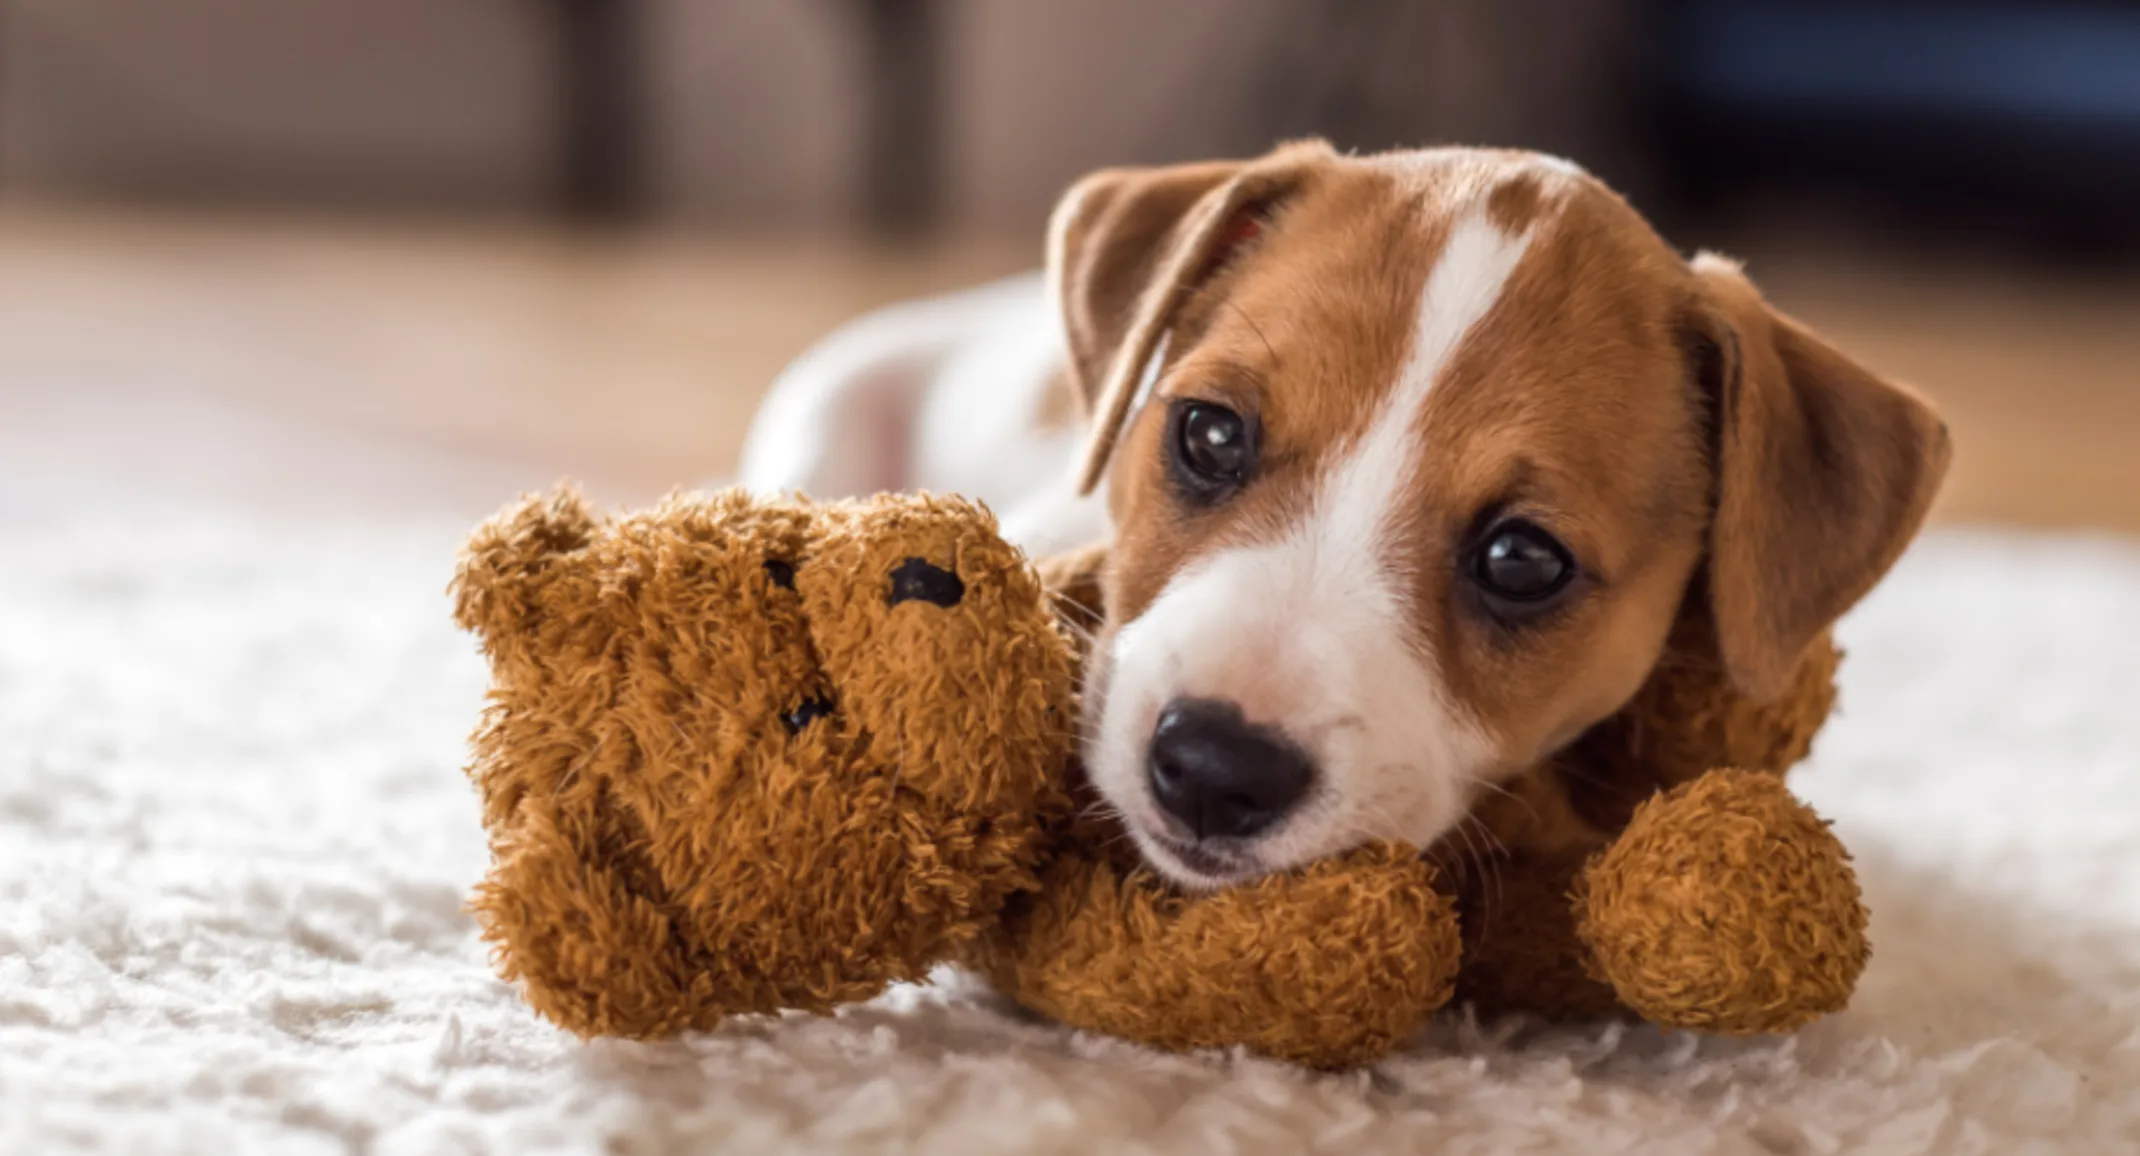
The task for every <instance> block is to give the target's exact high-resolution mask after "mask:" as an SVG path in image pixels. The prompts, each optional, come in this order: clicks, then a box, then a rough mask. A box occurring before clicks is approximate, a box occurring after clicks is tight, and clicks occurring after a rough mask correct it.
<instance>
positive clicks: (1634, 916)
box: [1575, 770, 1869, 1034]
mask: <svg viewBox="0 0 2140 1156" xmlns="http://www.w3.org/2000/svg"><path fill="white" fill-rule="evenodd" d="M1575 903H1576V918H1577V924H1578V929H1579V933H1580V934H1581V936H1582V938H1583V940H1584V941H1585V942H1586V943H1587V944H1588V945H1589V947H1590V949H1591V959H1590V964H1591V966H1592V968H1593V969H1594V971H1595V973H1596V975H1597V977H1598V978H1600V979H1602V980H1604V981H1605V982H1607V983H1610V984H1611V985H1612V987H1613V990H1614V991H1615V992H1616V993H1617V994H1618V995H1619V997H1620V998H1621V1000H1623V1001H1624V1002H1625V1003H1626V1004H1627V1005H1628V1006H1629V1007H1631V1008H1632V1009H1634V1010H1635V1011H1636V1012H1637V1013H1638V1014H1640V1015H1642V1016H1643V1017H1644V1018H1646V1019H1649V1020H1651V1021H1653V1022H1655V1023H1659V1024H1662V1025H1665V1026H1669V1027H1685V1028H1694V1029H1700V1030H1705V1031H1715V1032H1723V1033H1732V1034H1742V1033H1754V1032H1773V1031H1784V1030H1788V1029H1791V1028H1795V1027H1798V1026H1800V1025H1802V1024H1805V1023H1807V1022H1809V1021H1811V1020H1813V1019H1815V1018H1817V1017H1819V1016H1821V1015H1825V1014H1827V1013H1830V1012H1834V1011H1838V1010H1841V1009H1842V1007H1843V1006H1844V1005H1845V1004H1846V1003H1848V1002H1849V999H1850V995H1851V992H1852V990H1853V989H1854V988H1855V986H1856V984H1857V979H1858V976H1859V974H1860V973H1861V972H1862V971H1863V970H1864V968H1865V963H1866V959H1867V956H1868V954H1869V948H1868V946H1867V943H1866V938H1865V926H1866V912H1865V907H1864V904H1863V902H1862V901H1861V900H1860V897H1859V892H1858V884H1857V878H1856V875H1855V874H1854V873H1853V872H1852V870H1851V867H1850V857H1849V853H1848V852H1847V851H1845V850H1844V848H1843V845H1842V843H1841V842H1840V841H1839V840H1837V839H1836V837H1835V835H1834V834H1833V833H1832V832H1831V831H1829V829H1828V826H1827V824H1826V823H1824V822H1823V821H1822V820H1821V819H1820V818H1819V816H1817V815H1815V814H1814V813H1813V812H1812V810H1811V809H1810V808H1808V807H1807V806H1806V805H1805V804H1804V803H1801V802H1800V801H1799V800H1798V799H1797V798H1796V797H1795V796H1793V795H1792V794H1791V793H1790V791H1789V790H1787V789H1786V788H1785V787H1784V785H1783V782H1782V780H1781V779H1780V778H1778V777H1777V776H1775V775H1772V774H1766V773H1760V772H1752V771H1735V770H1720V771H1711V772H1710V773H1708V774H1706V775H1704V776H1702V777H1701V778H1699V779H1696V780H1695V781H1693V782H1691V783H1688V784H1686V785H1684V786H1682V787H1679V788H1677V789H1675V790H1673V791H1671V792H1669V793H1667V794H1665V795H1662V796H1659V797H1657V798H1655V799H1652V800H1651V801H1649V802H1647V803H1645V804H1643V806H1642V807H1641V808H1640V809H1639V810H1638V811H1637V812H1636V813H1635V817H1634V820H1633V821H1632V822H1631V823H1629V824H1628V827H1627V829H1626V830H1625V831H1624V832H1622V833H1621V835H1620V837H1619V838H1618V839H1617V840H1616V841H1615V842H1614V843H1613V844H1612V845H1611V846H1610V847H1608V848H1607V849H1606V850H1605V851H1603V852H1602V853H1600V854H1599V855H1598V857H1597V858H1596V859H1595V860H1593V861H1592V862H1591V864H1590V865H1589V867H1588V868H1587V869H1586V870H1585V872H1584V873H1583V875H1582V876H1581V877H1580V879H1579V882H1578V887H1577V894H1576V897H1575Z"/></svg>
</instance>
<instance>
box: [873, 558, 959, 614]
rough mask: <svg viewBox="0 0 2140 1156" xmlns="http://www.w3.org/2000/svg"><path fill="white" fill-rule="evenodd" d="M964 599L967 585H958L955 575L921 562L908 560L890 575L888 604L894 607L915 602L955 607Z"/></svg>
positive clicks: (918, 559) (912, 559)
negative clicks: (890, 584) (890, 585)
mask: <svg viewBox="0 0 2140 1156" xmlns="http://www.w3.org/2000/svg"><path fill="white" fill-rule="evenodd" d="M965 596H966V584H965V583H964V582H961V581H959V576H958V575H956V574H953V573H952V572H951V571H949V570H946V569H944V568H943V567H941V566H932V565H930V564H929V563H928V562H926V561H924V560H922V559H920V558H909V559H907V560H906V561H904V562H901V563H900V564H899V566H898V567H897V568H896V569H894V570H893V571H892V592H891V594H890V595H889V597H888V598H887V601H889V602H890V603H891V604H892V605H894V606H897V605H899V604H900V603H902V602H913V601H917V600H918V601H922V602H929V603H934V604H935V605H937V606H957V605H958V604H959V599H961V598H964V597H965Z"/></svg>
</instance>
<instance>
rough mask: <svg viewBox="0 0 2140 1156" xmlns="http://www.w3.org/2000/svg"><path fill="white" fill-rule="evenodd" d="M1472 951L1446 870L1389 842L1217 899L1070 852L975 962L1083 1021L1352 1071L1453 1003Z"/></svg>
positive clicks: (1029, 1002)
mask: <svg viewBox="0 0 2140 1156" xmlns="http://www.w3.org/2000/svg"><path fill="white" fill-rule="evenodd" d="M1088 845H1091V844H1088ZM1459 950H1460V949H1459V947H1458V936H1457V924H1456V916H1455V909H1454V907H1453V905H1452V902H1451V900H1450V899H1449V897H1448V896H1447V895H1445V894H1444V893H1443V892H1442V890H1440V889H1439V888H1438V886H1437V879H1436V873H1435V870H1434V868H1433V867H1432V866H1431V865H1429V864H1428V863H1426V862H1425V861H1423V860H1422V859H1421V857H1420V856H1419V854H1418V853H1417V852H1416V851H1410V850H1402V849H1398V848H1392V847H1378V848H1366V849H1362V850H1360V851H1357V852H1354V853H1352V854H1350V855H1347V856H1343V857H1341V858H1338V859H1334V860H1329V861H1325V862H1322V863H1318V864H1315V865H1312V866H1310V867H1308V868H1305V869H1303V870H1301V871H1298V872H1295V873H1292V874H1287V875H1281V876H1273V877H1270V878H1266V879H1263V880H1260V881H1258V882H1255V883H1252V884H1247V885H1244V886H1241V887H1237V888H1232V889H1229V890H1225V891H1220V892H1214V893H1210V894H1204V895H1181V894H1178V893H1176V892H1174V891H1172V890H1171V889H1169V888H1168V887H1166V886H1165V885H1164V884H1163V883H1161V882H1160V881H1159V880H1157V879H1156V878H1155V877H1154V876H1153V875H1152V874H1151V873H1150V871H1149V870H1148V869H1145V868H1142V867H1137V866H1132V865H1128V864H1125V863H1123V862H1120V861H1117V860H1110V859H1108V858H1107V857H1105V856H1104V855H1091V856H1066V857H1064V858H1062V859H1059V860H1057V861H1056V862H1055V863H1054V864H1053V865H1052V866H1051V868H1050V870H1049V872H1048V873H1047V874H1046V876H1045V877H1044V879H1043V883H1042V888H1041V890H1040V892H1039V893H1038V894H1037V895H1036V896H1035V897H1033V898H1031V899H1030V900H1029V901H1027V902H1026V903H1025V904H1024V905H1023V906H1021V907H1020V908H1019V909H1018V910H1016V911H1014V912H1013V913H1012V914H1011V916H1010V918H1009V919H1007V920H1006V921H1005V924H1004V926H1003V928H1002V931H1001V932H1000V933H999V934H998V935H997V936H995V937H994V938H993V939H992V940H991V941H989V942H988V943H986V944H984V945H983V946H982V949H981V951H980V952H979V953H978V958H976V959H974V960H973V961H972V962H974V963H975V964H976V965H977V966H978V967H979V968H980V969H981V970H982V971H983V972H984V973H986V974H988V975H989V976H990V977H991V979H992V980H993V981H994V982H995V984H996V985H997V987H998V988H999V989H1000V990H1002V991H1003V992H1004V993H1005V994H1007V995H1009V996H1010V997H1011V998H1013V999H1015V1000H1017V1001H1018V1002H1019V1003H1021V1004H1023V1005H1025V1006H1026V1007H1028V1008H1030V1009H1032V1010H1033V1011H1036V1012H1039V1013H1040V1014H1042V1015H1046V1016H1048V1017H1050V1018H1053V1019H1056V1020H1060V1021H1062V1022H1064V1023H1067V1024H1070V1025H1072V1026H1074V1027H1079V1028H1085V1029H1089V1030H1093V1031H1099V1032H1105V1033H1108V1034H1111V1035H1117V1036H1123V1037H1126V1038H1129V1039H1133V1040H1136V1041H1139V1042H1141V1043H1145V1044H1150V1045H1153V1046H1156V1047H1162V1048H1167V1049H1173V1050H1185V1049H1194V1048H1211V1047H1230V1046H1234V1045H1245V1046H1246V1047H1248V1048H1250V1049H1251V1050H1254V1051H1257V1052H1261V1053H1263V1054H1265V1055H1270V1056H1275V1057H1278V1058H1281V1059H1285V1060H1290V1061H1293V1062H1296V1063H1300V1064H1304V1065H1307V1066H1310V1067H1317V1068H1342V1067H1349V1066H1353V1065H1357V1064H1363V1063H1369V1062H1372V1061H1374V1060H1376V1059H1379V1058H1380V1057H1381V1056H1382V1055H1383V1054H1385V1053H1387V1052H1388V1051H1390V1050H1391V1049H1392V1048H1395V1047H1396V1046H1398V1045H1399V1044H1402V1043H1403V1042H1404V1041H1405V1040H1406V1039H1408V1038H1409V1037H1411V1036H1412V1035H1413V1034H1414V1033H1416V1032H1417V1031H1418V1030H1419V1029H1420V1027H1421V1026H1423V1025H1424V1023H1425V1022H1426V1020H1427V1018H1428V1017H1429V1016H1430V1015H1431V1014H1433V1012H1434V1011H1435V1010H1436V1009H1437V1008H1439V1007H1440V1006H1441V1005H1442V1004H1443V1003H1445V1002H1447V1000H1448V999H1449V995H1450V991H1451V986H1452V982H1453V980H1454V977H1455V974H1456V967H1457V958H1458V953H1459Z"/></svg>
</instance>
